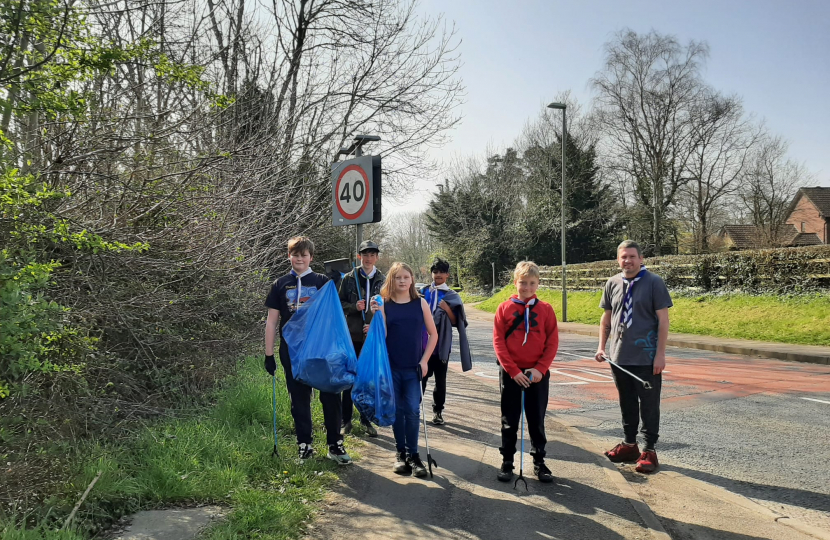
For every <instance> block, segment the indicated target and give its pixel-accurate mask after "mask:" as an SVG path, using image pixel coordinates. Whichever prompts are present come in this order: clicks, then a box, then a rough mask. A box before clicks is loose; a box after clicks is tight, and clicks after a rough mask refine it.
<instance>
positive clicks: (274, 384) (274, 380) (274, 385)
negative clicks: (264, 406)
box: [271, 375, 280, 457]
mask: <svg viewBox="0 0 830 540" xmlns="http://www.w3.org/2000/svg"><path fill="white" fill-rule="evenodd" d="M271 383H272V384H271V389H272V394H271V396H272V397H271V401H272V402H273V404H274V452H273V453H272V454H271V455H272V456H277V457H279V456H280V451H279V450H277V376H276V375H272V376H271Z"/></svg>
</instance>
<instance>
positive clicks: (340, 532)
mask: <svg viewBox="0 0 830 540" xmlns="http://www.w3.org/2000/svg"><path fill="white" fill-rule="evenodd" d="M490 328H491V326H488V325H487V323H486V322H482V321H471V324H470V328H469V329H468V330H471V331H472V341H473V347H474V351H473V352H474V355H475V357H474V362H475V365H474V369H473V370H472V371H471V372H468V373H463V374H462V373H460V370H459V366H458V364H457V363H452V364H451V367H452V368H453V369H451V371H450V374H449V380H448V390H449V392H448V394H449V395H448V402H447V410H446V413H445V419H446V420H447V425H445V426H441V427H437V426H432V424H428V425H429V427H428V429H429V435H430V443H431V447H432V449H433V457H434V458H435V459H436V460H437V461H438V464H439V465H440V467H439V468H437V469H435V470H434V472H435V477H434V479H416V478H412V477H401V476H398V475H395V474H394V473H393V472H392V470H391V469H392V464H393V461H394V440H393V438H392V433H391V429H390V428H384V429H380V430H379V432H380V436H379V437H378V438H377V439H367V440H366V443H365V445H364V446H362V447H360V448H359V452H360V454H361V456H362V457H361V459H360V460H358V461H357V462H356V463H355V464H354V465H353V466H352V467H351V468H350V469H349V470H346V471H343V475H342V478H341V481H340V482H339V484H338V485H337V486H336V487H335V489H334V491H333V493H331V494H330V495H329V496H328V497H327V499H326V501H325V503H324V504H323V507H322V513H321V515H320V516H319V517H318V519H317V520H316V521H315V522H314V523H313V524H312V525H311V527H312V528H311V529H310V530H309V532H308V536H307V538H309V539H312V538H313V539H335V538H337V539H340V538H362V539H363V540H372V539H380V538H392V539H395V538H464V539H509V538H548V539H563V540H564V539H569V540H570V539H588V540H604V539H612V540H613V539H650V538H654V539H661V540H663V539H666V538H674V539H675V540H680V539H695V540H702V539H706V540H708V539H713V540H714V539H726V540H753V539H770V540H773V539H775V540H805V539H809V538H830V534H828V535H827V536H823V535H824V534H826V532H825V531H822V530H821V529H820V528H818V527H812V528H811V526H810V525H809V524H806V523H804V522H802V521H797V520H792V519H789V518H785V517H784V515H783V514H781V513H777V512H774V511H773V510H770V509H768V508H766V507H764V506H762V505H760V504H758V503H757V502H755V501H754V500H752V499H750V498H747V497H744V496H742V495H740V494H736V493H733V492H731V491H729V490H727V489H724V488H723V487H720V486H718V485H717V484H716V483H710V482H705V481H702V480H700V479H697V478H694V477H692V476H691V475H689V474H686V472H687V471H685V470H683V469H682V468H680V467H674V466H671V465H667V466H666V467H664V468H663V470H662V471H661V472H660V473H658V474H656V475H653V476H649V477H645V476H643V475H639V474H637V473H634V472H633V470H632V469H633V467H631V466H620V467H617V466H615V465H613V464H611V463H610V462H608V461H607V459H606V458H605V457H604V456H602V454H601V448H600V446H602V445H604V444H606V440H605V439H606V438H605V437H603V436H602V435H601V433H596V432H595V433H591V431H590V429H595V428H596V427H597V425H598V424H597V422H599V423H600V424H601V423H602V422H605V419H604V417H603V416H602V415H605V414H606V413H605V412H602V413H601V414H600V418H597V417H592V416H590V414H588V415H587V416H580V417H579V418H577V417H573V418H569V417H568V416H567V415H563V414H562V413H563V411H567V410H571V411H581V412H582V413H586V412H587V413H591V411H594V412H597V411H603V410H606V409H612V407H611V406H609V404H608V403H607V400H606V402H605V403H603V402H602V401H603V400H602V399H598V400H597V399H595V398H594V397H590V399H589V401H592V402H593V403H594V406H590V405H589V406H581V405H579V404H575V403H574V400H573V399H566V400H560V398H559V397H558V395H557V394H560V393H561V391H562V389H568V391H575V390H576V389H581V390H582V391H583V393H585V392H584V390H585V389H587V388H589V387H592V386H596V387H597V389H599V391H600V392H607V387H608V385H607V383H605V382H603V381H606V379H603V378H602V377H600V376H596V375H589V374H585V373H582V374H581V375H580V374H577V372H572V373H571V375H575V376H576V377H580V376H582V375H585V376H584V377H582V378H583V379H590V380H592V381H597V384H595V385H592V384H591V383H588V382H587V381H586V380H581V381H580V380H579V379H578V378H577V379H573V378H570V377H567V376H562V375H560V374H557V375H556V376H557V381H556V382H559V383H572V384H562V385H552V387H551V388H552V392H551V402H550V403H549V412H548V417H547V423H546V426H547V433H548V438H549V441H550V442H549V443H548V447H547V451H548V458H549V460H548V464H549V466H550V468H551V469H552V470H553V472H554V474H555V475H556V477H557V479H556V482H555V483H554V484H553V485H543V484H541V483H539V482H538V481H537V480H536V479H535V478H533V477H532V474H529V475H528V476H529V479H528V485H529V491H527V492H525V491H524V490H523V489H520V490H514V489H513V485H512V483H510V484H503V483H500V482H498V481H496V478H495V475H496V472H497V467H498V466H499V464H500V461H501V459H500V457H501V456H500V455H499V453H498V446H499V442H500V437H499V431H498V428H499V409H498V396H499V394H498V386H497V381H496V380H495V379H494V378H492V368H493V364H492V346H491V345H490V349H489V353H488V350H487V345H486V341H487V339H486V335H487V332H488V331H489V332H492V330H491V329H490ZM594 347H595V345H594ZM563 352H565V351H564V349H563ZM488 354H489V357H488ZM571 354H577V353H575V352H572V353H571ZM563 356H564V355H563ZM821 367H822V368H824V366H821ZM827 371H828V372H830V370H827ZM576 383H585V384H576ZM586 395H589V394H588V393H586ZM571 397H573V396H571ZM426 401H427V404H429V403H430V402H431V397H430V393H429V392H428V393H427V396H426ZM563 401H567V402H568V403H571V404H574V405H576V408H569V407H570V406H566V408H562V406H563ZM597 405H599V406H597ZM611 405H613V404H611ZM618 414H619V413H616V415H615V420H616V421H617V422H618V419H617V418H616V416H617V415H618ZM574 420H576V421H574ZM578 424H583V427H582V428H581V427H580V426H579V425H578ZM584 426H588V427H587V428H586V427H584ZM590 426H593V428H591V427H590ZM421 443H422V446H423V437H422V439H421ZM422 453H424V451H423V450H422ZM525 459H526V461H525V463H526V464H530V459H529V457H528V456H525ZM824 463H825V464H826V463H827V460H825V461H824ZM817 496H819V500H818V501H817V502H819V503H821V502H823V501H824V500H826V499H822V498H821V494H817ZM827 500H830V499H827ZM811 532H812V533H813V534H812V535H811V534H810V533H811Z"/></svg>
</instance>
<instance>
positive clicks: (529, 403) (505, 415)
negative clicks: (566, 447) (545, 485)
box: [499, 369, 550, 463]
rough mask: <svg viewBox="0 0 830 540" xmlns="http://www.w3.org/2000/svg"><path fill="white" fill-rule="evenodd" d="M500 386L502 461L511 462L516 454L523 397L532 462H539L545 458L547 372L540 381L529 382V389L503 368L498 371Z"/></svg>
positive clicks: (548, 384) (500, 450)
mask: <svg viewBox="0 0 830 540" xmlns="http://www.w3.org/2000/svg"><path fill="white" fill-rule="evenodd" d="M499 387H500V389H501V448H499V452H501V455H502V458H503V459H504V461H508V462H511V463H512V462H513V454H515V453H516V441H517V439H518V437H517V435H518V431H519V423H520V422H521V417H522V394H524V399H525V420H527V434H528V436H530V455H531V456H533V462H534V463H542V461H543V460H544V458H545V445H546V444H547V443H548V439H547V437H546V436H545V411H547V409H548V394H549V391H550V371H548V372H547V373H545V376H544V377H542V380H541V381H539V382H535V383H532V384H531V385H530V388H527V389H525V388H523V387H522V386H521V385H519V384H518V383H517V382H516V381H514V380H513V379H511V378H510V375H508V374H507V372H506V371H505V370H504V369H499Z"/></svg>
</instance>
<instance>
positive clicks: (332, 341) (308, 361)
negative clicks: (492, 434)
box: [282, 281, 357, 394]
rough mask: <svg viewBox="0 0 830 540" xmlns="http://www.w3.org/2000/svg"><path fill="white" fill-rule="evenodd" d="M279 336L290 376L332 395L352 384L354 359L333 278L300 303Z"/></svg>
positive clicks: (355, 363)
mask: <svg viewBox="0 0 830 540" xmlns="http://www.w3.org/2000/svg"><path fill="white" fill-rule="evenodd" d="M282 338H283V339H284V340H285V342H286V343H287V344H288V354H289V356H290V357H291V372H292V374H293V375H294V379H296V380H298V381H300V382H302V383H304V384H307V385H308V386H311V387H312V388H316V389H318V390H320V391H321V392H331V393H335V394H336V393H338V392H342V391H343V390H345V389H347V388H349V387H350V386H352V385H353V384H354V379H355V370H356V368H357V358H356V356H355V353H354V345H352V339H351V337H350V335H349V328H348V326H346V317H345V316H344V315H343V307H342V306H341V305H340V298H338V296H337V289H336V288H335V287H334V282H333V281H329V282H328V283H326V284H325V285H323V288H322V289H320V291H319V292H317V294H315V295H314V296H312V297H311V298H310V299H309V300H308V301H307V302H306V303H304V304H302V305H301V306H300V308H299V309H298V310H297V312H296V313H294V315H293V316H292V317H291V319H290V320H289V321H288V322H287V323H285V326H284V327H283V329H282Z"/></svg>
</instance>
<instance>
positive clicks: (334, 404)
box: [280, 350, 342, 446]
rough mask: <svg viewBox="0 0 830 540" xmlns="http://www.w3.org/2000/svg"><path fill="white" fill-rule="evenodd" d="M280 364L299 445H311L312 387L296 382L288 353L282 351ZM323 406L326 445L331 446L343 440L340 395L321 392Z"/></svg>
mask: <svg viewBox="0 0 830 540" xmlns="http://www.w3.org/2000/svg"><path fill="white" fill-rule="evenodd" d="M280 364H282V369H283V370H284V371H285V385H286V386H287V387H288V396H289V397H290V398H291V416H292V417H293V418H294V430H295V431H296V432H297V444H302V443H306V444H311V431H312V423H311V387H310V386H308V385H306V384H303V383H301V382H299V381H296V380H294V376H293V374H292V373H291V361H290V360H289V359H288V352H287V351H286V352H285V353H284V356H283V351H282V350H281V351H280ZM319 394H320V403H322V404H323V423H324V424H325V426H326V443H327V444H328V445H329V446H331V445H333V444H337V442H338V441H340V440H341V439H342V437H341V436H340V394H331V393H329V392H319Z"/></svg>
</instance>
